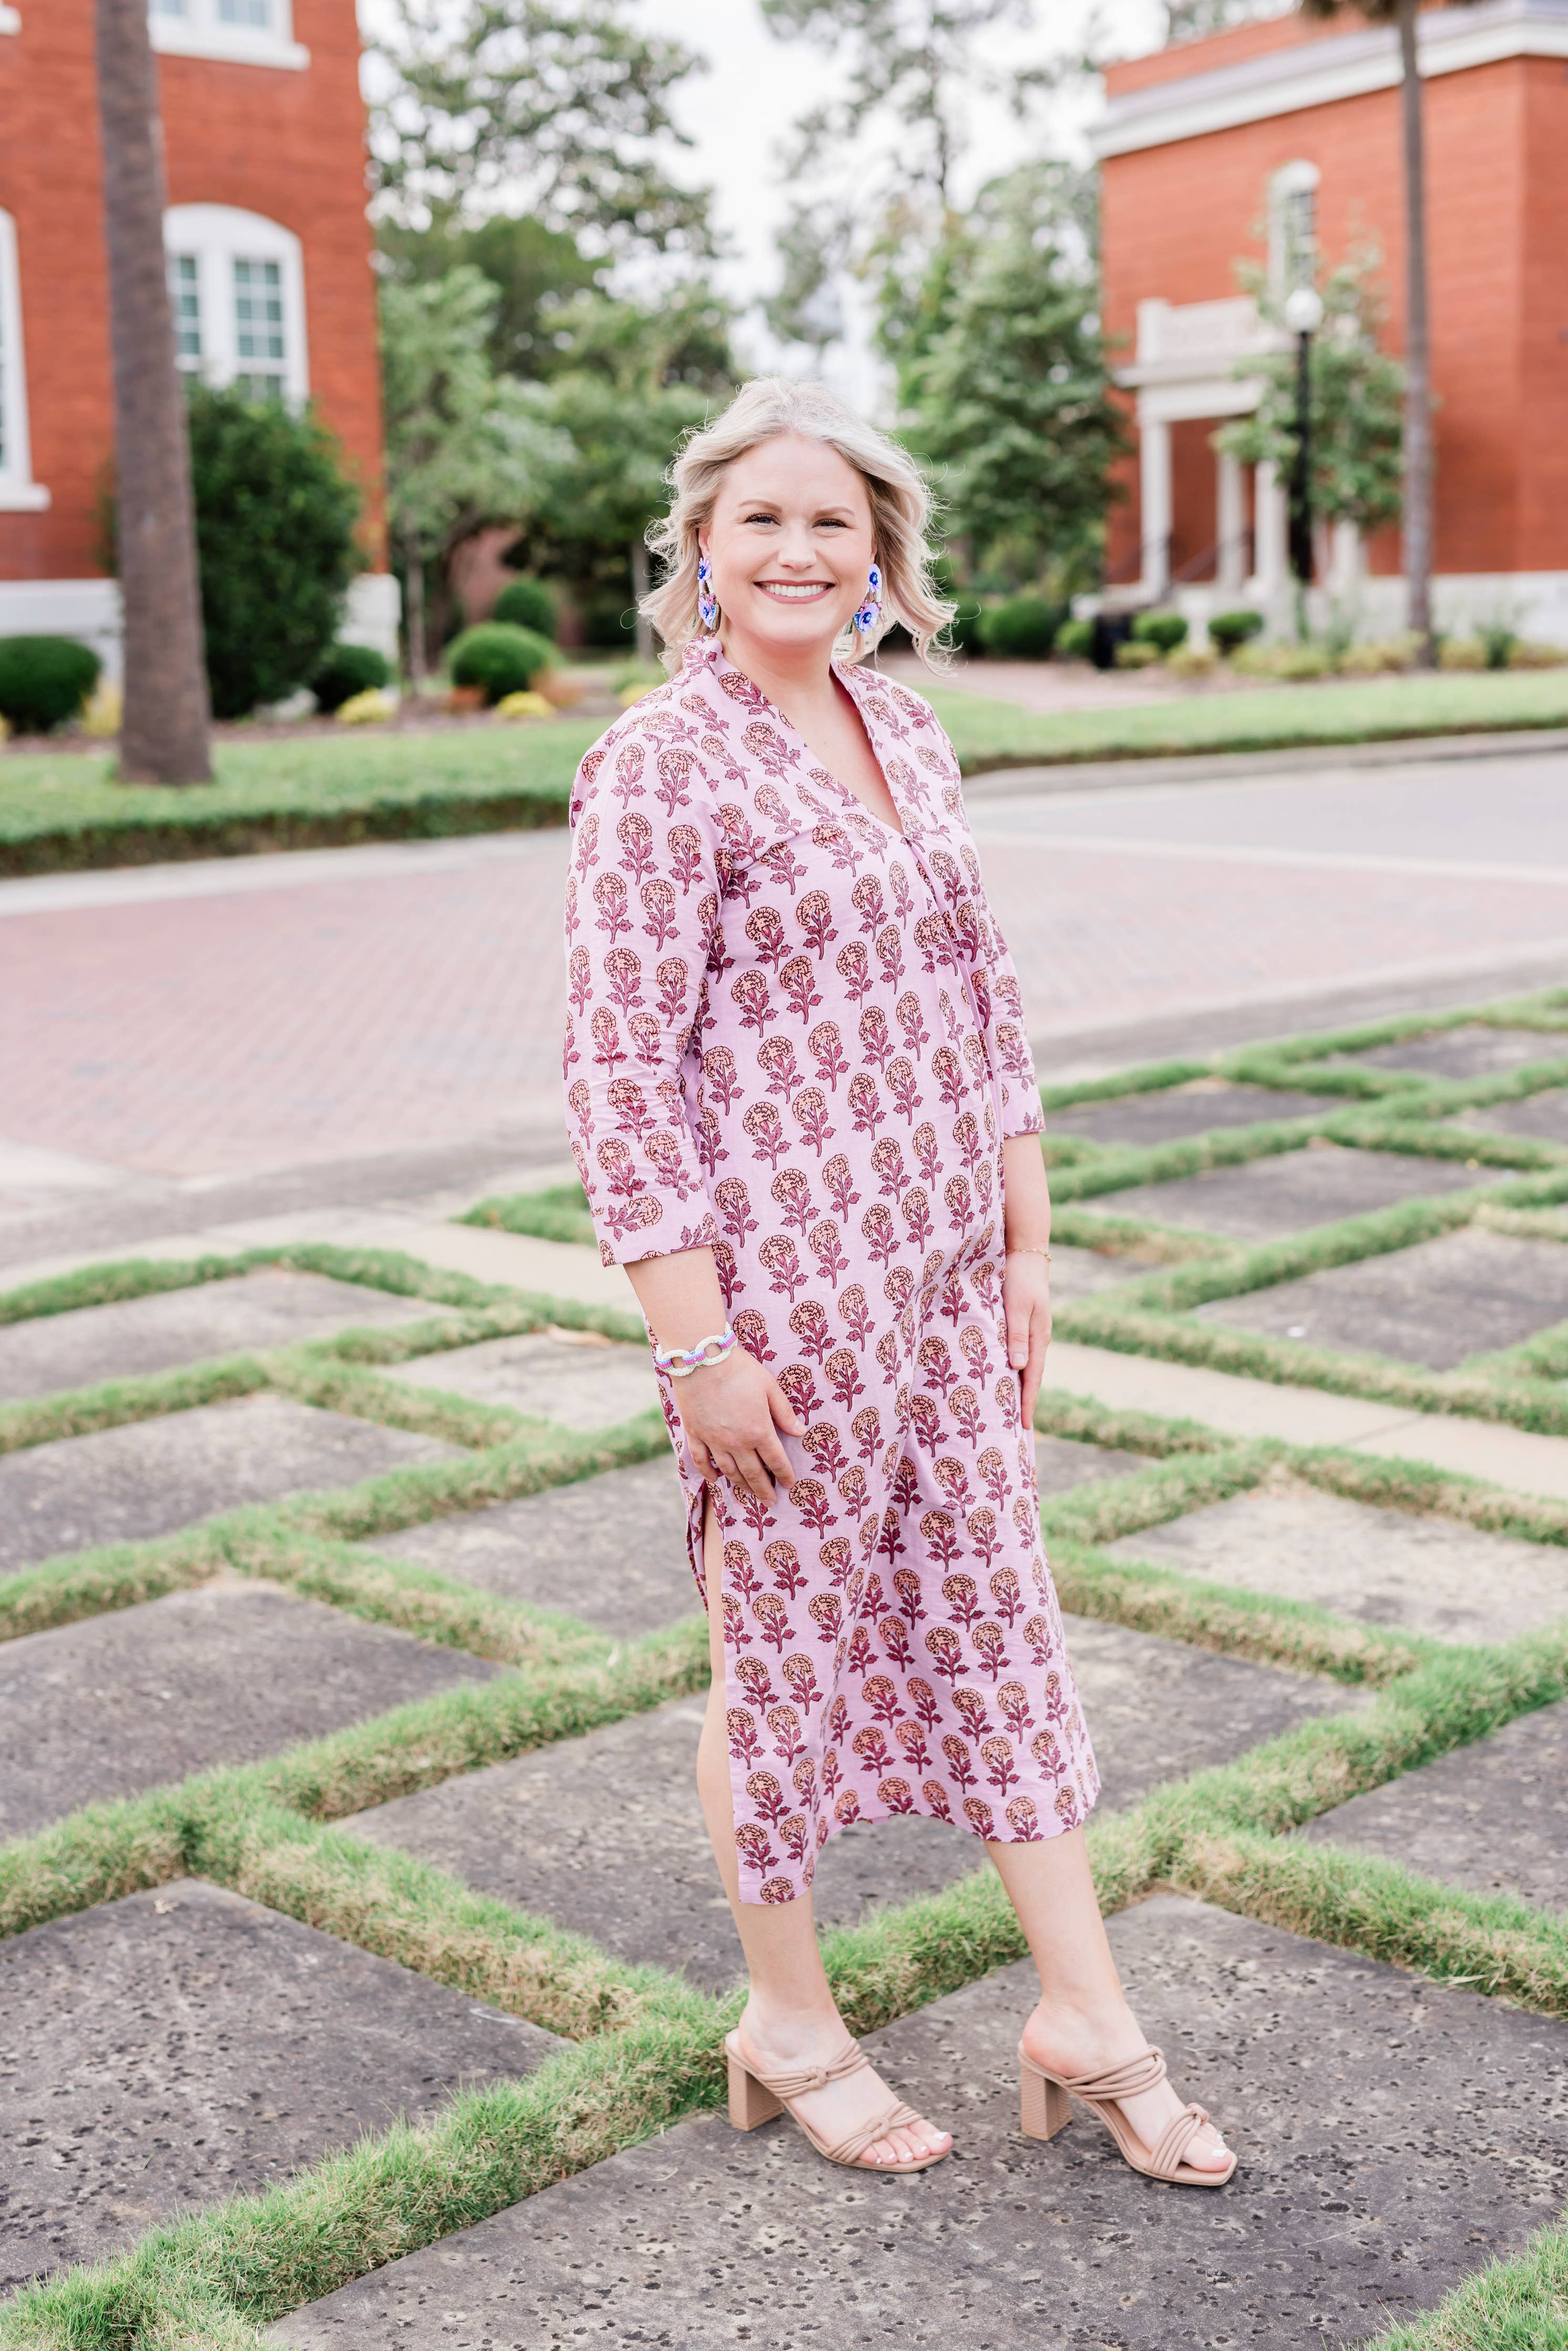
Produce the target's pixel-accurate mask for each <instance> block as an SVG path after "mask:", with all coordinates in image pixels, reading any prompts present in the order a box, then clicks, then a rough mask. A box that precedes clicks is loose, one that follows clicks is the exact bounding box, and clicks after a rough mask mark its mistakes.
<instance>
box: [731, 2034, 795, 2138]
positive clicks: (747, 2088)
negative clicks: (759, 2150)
mask: <svg viewBox="0 0 1568 2351" xmlns="http://www.w3.org/2000/svg"><path fill="white" fill-rule="evenodd" d="M725 2056H726V2058H727V2060H728V2064H729V2119H730V2122H731V2123H732V2125H733V2126H734V2127H735V2128H736V2129H737V2130H740V2131H754V2130H756V2129H757V2128H758V2126H759V2125H761V2124H762V2123H770V2122H771V2121H772V2120H773V2117H774V2116H775V2115H781V2114H782V2113H783V2111H784V2102H783V2100H782V2099H781V2098H776V2097H775V2096H774V2095H773V2093H772V2091H771V2090H768V2089H764V2087H763V2085H762V2084H761V2083H760V2082H759V2081H758V2078H757V2076H756V2074H754V2073H753V2072H752V2071H751V2068H750V2066H749V2065H747V2064H746V2063H745V2061H744V2060H743V2059H742V2058H739V2057H737V2055H736V2053H735V2052H734V2050H733V2049H730V2048H728V2047H727V2048H726V2050H725Z"/></svg>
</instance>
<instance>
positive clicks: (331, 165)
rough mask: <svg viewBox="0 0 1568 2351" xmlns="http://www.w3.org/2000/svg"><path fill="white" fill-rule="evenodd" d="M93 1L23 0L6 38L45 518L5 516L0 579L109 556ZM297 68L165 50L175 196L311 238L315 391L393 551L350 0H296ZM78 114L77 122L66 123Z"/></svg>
mask: <svg viewBox="0 0 1568 2351" xmlns="http://www.w3.org/2000/svg"><path fill="white" fill-rule="evenodd" d="M92 13H93V12H92V0H24V6H23V12H22V14H23V23H22V31H21V33H20V34H19V35H17V36H16V37H7V38H5V39H0V113H3V117H4V120H5V125H6V136H5V141H4V142H3V143H0V206H3V207H4V208H5V210H6V211H8V212H10V213H12V214H14V215H15V217H16V230H17V243H18V247H19V261H20V270H21V280H22V303H23V313H24V329H25V333H26V347H27V386H28V408H29V416H30V423H31V428H32V441H33V472H34V475H35V478H36V479H37V480H38V481H40V482H43V483H46V484H47V486H48V488H49V490H50V492H51V494H52V504H51V506H50V507H49V509H48V511H47V513H44V514H42V515H14V514H0V579H11V580H26V579H39V578H46V579H47V578H53V579H80V578H84V577H87V576H89V575H90V574H92V573H93V572H95V571H97V570H98V569H99V563H98V560H97V539H98V530H97V523H96V513H95V510H96V507H97V504H98V500H99V494H100V485H101V483H102V481H103V479H104V475H105V467H106V462H107V460H108V459H109V457H110V451H111V449H112V444H113V418H112V410H111V394H110V355H109V329H108V289H107V286H106V282H105V263H104V254H103V232H102V220H101V192H100V178H99V149H98V116H97V101H96V97H95V92H94V81H93V42H92ZM294 35H295V38H296V39H297V40H298V41H300V42H303V43H304V44H305V46H306V47H308V49H309V51H310V64H309V67H308V69H306V70H305V71H303V72H300V71H291V70H287V69H282V68H276V67H268V66H246V65H234V64H230V63H227V62H225V61H220V60H215V59H212V58H206V57H161V58H160V59H159V60H158V69H159V83H160V91H161V103H162V114H163V127H164V136H165V141H166V146H167V152H168V177H169V201H170V203H171V204H234V205H237V206H241V207H243V208H244V209H246V210H247V211H250V212H256V213H260V214H265V215H266V217H267V218H268V219H270V220H275V221H277V222H279V223H280V224H281V225H283V226H284V227H285V228H288V229H291V230H292V231H293V232H294V234H295V235H297V236H298V238H299V239H300V242H301V246H302V247H303V261H304V276H305V299H306V333H307V339H308V349H309V363H310V389H311V392H312V395H313V397H314V398H315V399H316V401H317V402H318V403H319V408H320V410H321V413H322V415H323V417H324V418H325V420H326V422H327V423H328V424H329V426H330V427H331V429H332V431H333V432H334V433H335V434H337V436H338V438H339V440H340V443H341V445H342V449H343V454H344V458H345V461H346V463H347V464H348V465H349V466H350V470H351V471H352V472H353V473H354V474H355V475H356V476H357V477H358V478H359V480H360V481H361V483H362V484H363V486H364V490H365V496H366V521H365V528H364V537H365V545H366V552H367V554H368V555H369V556H370V557H371V561H372V563H373V564H375V565H377V566H378V567H379V566H381V565H382V563H383V562H384V546H383V539H382V524H381V405H380V380H379V370H378V364H377V355H376V328H375V302H374V286H373V280H372V277H371V261H370V254H371V238H370V231H369V227H368V225H367V223H366V219H365V158H364V111H363V107H362V104H361V98H360V89H359V37H358V33H357V30H356V26H355V19H354V0H294ZM66 125H69V126H71V130H70V135H66V132H65V129H64V126H66Z"/></svg>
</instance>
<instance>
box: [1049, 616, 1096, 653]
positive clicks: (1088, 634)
mask: <svg viewBox="0 0 1568 2351" xmlns="http://www.w3.org/2000/svg"><path fill="white" fill-rule="evenodd" d="M1054 650H1055V651H1056V652H1057V653H1060V654H1061V657H1062V659H1063V660H1064V661H1087V660H1088V658H1089V656H1090V654H1091V653H1092V652H1093V650H1094V623H1093V622H1092V621H1063V622H1062V624H1061V628H1060V629H1058V631H1057V632H1056V645H1055V648H1054Z"/></svg>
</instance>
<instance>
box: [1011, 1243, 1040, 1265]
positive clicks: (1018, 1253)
mask: <svg viewBox="0 0 1568 2351" xmlns="http://www.w3.org/2000/svg"><path fill="white" fill-rule="evenodd" d="M1002 1255H1003V1256H1004V1257H1042V1258H1043V1259H1045V1261H1046V1263H1047V1265H1049V1264H1050V1263H1051V1251H1050V1250H1049V1249H1040V1247H1038V1246H1036V1247H1035V1248H1032V1249H1004V1250H1003V1251H1002Z"/></svg>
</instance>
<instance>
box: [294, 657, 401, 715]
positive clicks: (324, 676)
mask: <svg viewBox="0 0 1568 2351" xmlns="http://www.w3.org/2000/svg"><path fill="white" fill-rule="evenodd" d="M391 678H392V664H391V663H390V662H389V661H388V660H387V657H386V655H385V654H384V653H377V651H376V649H375V647H374V645H345V644H342V643H338V644H331V645H329V646H328V648H327V650H326V652H325V653H323V654H322V656H321V658H320V660H319V662H318V663H317V664H316V666H315V668H314V669H313V670H312V671H311V673H310V675H309V678H308V685H309V687H310V691H311V693H312V694H313V695H315V696H316V700H317V702H318V704H319V705H320V707H321V708H322V709H323V710H340V709H341V708H342V706H343V705H344V703H345V702H351V701H352V700H353V698H354V696H355V695H359V694H371V693H373V692H375V691H376V690H377V689H378V688H379V687H381V686H383V685H386V684H389V683H390V681H391Z"/></svg>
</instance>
